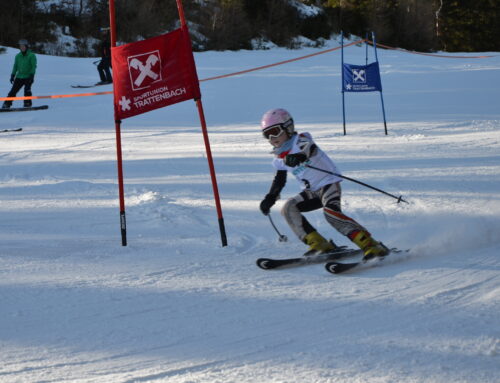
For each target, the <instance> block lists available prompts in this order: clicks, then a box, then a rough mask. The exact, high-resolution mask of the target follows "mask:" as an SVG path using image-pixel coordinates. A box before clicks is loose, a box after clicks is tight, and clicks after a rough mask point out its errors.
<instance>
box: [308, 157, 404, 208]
mask: <svg viewBox="0 0 500 383" xmlns="http://www.w3.org/2000/svg"><path fill="white" fill-rule="evenodd" d="M306 168H311V169H314V170H318V171H320V172H323V173H328V174H331V175H332V176H337V177H340V178H343V179H346V180H349V181H352V182H355V183H357V184H360V185H363V186H366V187H367V188H370V189H373V190H376V191H378V192H380V193H382V194H385V195H388V196H389V197H392V198H395V199H397V200H398V203H400V202H406V203H409V202H408V201H405V200H404V199H403V196H401V195H400V196H399V197H396V196H395V195H393V194H391V193H387V192H385V191H383V190H380V189H378V188H376V187H374V186H370V185H368V184H365V183H364V182H361V181H358V180H355V179H353V178H349V177H346V176H343V175H341V174H337V173H333V172H330V171H328V170H324V169H320V168H316V167H314V166H311V165H306Z"/></svg>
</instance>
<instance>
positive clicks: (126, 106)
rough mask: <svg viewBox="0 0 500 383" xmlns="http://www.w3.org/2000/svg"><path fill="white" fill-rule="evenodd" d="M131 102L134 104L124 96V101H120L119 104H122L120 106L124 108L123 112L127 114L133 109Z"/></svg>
mask: <svg viewBox="0 0 500 383" xmlns="http://www.w3.org/2000/svg"><path fill="white" fill-rule="evenodd" d="M131 102H132V101H130V100H129V99H128V98H127V97H125V96H122V99H121V100H120V101H118V104H120V106H121V107H122V112H125V111H127V110H130V109H132V108H131V107H130V103H131Z"/></svg>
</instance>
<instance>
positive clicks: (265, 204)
mask: <svg viewBox="0 0 500 383" xmlns="http://www.w3.org/2000/svg"><path fill="white" fill-rule="evenodd" d="M276 199H277V196H275V195H274V194H266V196H265V197H264V199H263V200H262V202H261V203H260V211H261V212H262V214H264V215H268V214H269V211H270V210H271V208H272V207H273V205H274V204H275V203H276Z"/></svg>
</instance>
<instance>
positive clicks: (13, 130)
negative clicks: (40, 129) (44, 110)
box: [0, 128, 23, 133]
mask: <svg viewBox="0 0 500 383" xmlns="http://www.w3.org/2000/svg"><path fill="white" fill-rule="evenodd" d="M22 130H23V128H18V129H4V130H0V133H8V132H21V131H22Z"/></svg>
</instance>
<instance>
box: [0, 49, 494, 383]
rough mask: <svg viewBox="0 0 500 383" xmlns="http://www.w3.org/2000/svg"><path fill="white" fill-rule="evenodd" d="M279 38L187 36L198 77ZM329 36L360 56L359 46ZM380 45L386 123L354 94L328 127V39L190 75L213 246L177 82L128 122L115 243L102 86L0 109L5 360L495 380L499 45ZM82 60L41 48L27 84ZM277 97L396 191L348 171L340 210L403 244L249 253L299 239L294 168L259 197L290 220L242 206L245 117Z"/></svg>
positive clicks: (107, 373)
mask: <svg viewBox="0 0 500 383" xmlns="http://www.w3.org/2000/svg"><path fill="white" fill-rule="evenodd" d="M310 52H314V50H313V49H304V54H307V53H310ZM15 53H16V51H15V50H12V49H9V50H8V52H7V54H5V55H1V56H0V60H2V61H4V60H5V62H7V63H10V62H11V61H12V60H13V57H14V54H15ZM292 53H293V52H290V51H288V50H284V49H272V50H270V51H254V52H246V51H241V52H218V53H214V52H205V53H198V54H196V55H195V56H196V57H195V58H196V61H197V65H198V70H199V74H200V78H206V77H210V76H213V75H218V74H223V73H230V72H234V71H238V70H243V69H246V68H249V67H253V66H258V65H263V64H265V63H272V62H276V61H280V60H285V59H288V58H290V57H291V56H293V57H295V56H298V54H297V55H292ZM346 56H347V57H346V61H348V62H358V63H359V62H364V48H350V49H349V50H346ZM379 59H380V62H381V70H382V82H383V84H384V96H385V103H386V107H387V112H388V113H387V114H388V128H389V135H388V136H384V135H383V125H382V123H381V122H380V118H381V113H380V105H379V98H378V95H359V94H357V95H356V94H347V95H346V101H347V116H348V123H347V132H348V134H347V135H346V136H344V135H343V134H342V123H341V115H340V114H339V113H340V112H341V107H340V106H341V103H340V100H341V95H340V89H339V85H340V84H339V83H340V72H339V66H340V63H339V60H340V58H339V56H338V55H335V54H329V55H322V56H317V57H315V58H312V59H309V60H305V61H300V62H296V63H292V64H288V65H285V66H280V67H274V68H271V69H268V70H265V71H260V72H253V73H249V74H247V75H244V76H238V77H234V78H230V79H222V80H217V81H210V82H206V83H202V93H203V99H204V105H205V108H206V115H207V121H208V124H209V133H210V140H211V145H212V152H213V155H214V160H215V166H216V170H217V178H218V182H219V189H220V194H221V198H222V207H223V212H224V219H225V224H226V228H227V234H228V241H229V246H228V247H227V248H221V246H220V238H219V232H218V225H217V218H216V213H215V208H214V203H213V197H212V189H211V185H210V179H209V175H208V170H207V162H206V155H205V152H204V144H203V140H202V137H201V134H200V128H199V124H198V121H197V115H196V110H195V108H194V106H193V103H192V102H186V103H183V104H179V105H176V106H173V107H170V108H167V109H164V110H161V111H155V112H151V113H149V114H147V115H144V116H140V117H136V118H133V119H130V120H126V121H124V122H123V126H122V141H123V156H124V174H125V193H126V207H127V225H128V240H129V245H128V246H127V247H121V246H120V238H119V216H118V201H117V195H118V191H117V185H116V153H115V146H114V145H115V136H114V126H113V117H112V105H111V97H109V96H100V97H87V98H80V99H67V100H49V101H47V104H49V106H50V108H49V110H47V111H41V112H36V113H35V112H33V113H31V112H30V113H29V114H28V113H23V114H15V113H8V114H7V115H6V116H4V115H0V118H1V119H0V130H4V129H15V128H23V131H22V132H6V133H2V134H1V135H0V217H1V221H0V226H1V229H2V230H1V231H0V307H1V313H0V350H1V351H0V382H2V383H4V382H8V383H10V382H106V383H114V382H122V383H123V382H126V383H133V382H172V383H181V382H182V383H195V382H196V383H197V382H238V383H250V382H255V383H261V382H280V383H281V382H283V383H294V382H297V383H298V382H301V383H302V382H321V383H337V382H338V383H345V382H353V383H361V382H363V383H364V382H370V383H392V382H394V383H396V382H397V383H400V382H408V383H445V382H446V383H448V382H454V383H455V382H481V383H496V382H498V381H500V368H499V366H500V363H499V349H500V334H499V329H500V320H499V319H498V312H499V308H500V283H499V282H500V277H499V271H500V267H499V265H500V263H499V261H498V259H499V258H498V253H499V248H500V236H499V235H498V233H499V232H500V218H499V217H500V194H499V191H500V154H499V153H500V107H499V106H500V105H499V103H498V100H499V99H500V92H499V90H498V87H497V85H496V82H495V81H492V80H491V79H492V78H496V79H498V78H499V74H500V58H499V57H494V58H491V59H487V60H466V59H464V60H449V61H447V60H445V59H437V58H431V57H422V56H412V55H408V54H404V53H401V52H394V51H383V50H381V51H379ZM9 70H10V64H8V65H0V77H1V78H8V74H9V73H8V71H9ZM94 71H95V68H94V66H93V65H92V60H91V59H74V58H72V59H71V58H57V57H48V56H39V72H38V73H37V81H36V82H35V84H34V91H35V92H36V94H59V93H70V92H71V88H70V87H69V85H70V84H76V83H83V82H84V81H88V82H89V83H90V82H92V81H94V80H95V78H96V76H97V73H94ZM7 85H8V84H7ZM3 87H4V88H2V92H3V93H6V92H7V91H8V89H7V88H6V85H5V84H4V85H3ZM104 88H105V87H103V89H104ZM109 89H111V87H109ZM36 103H37V104H38V103H41V102H40V101H37V102H36ZM278 106H279V107H285V108H288V109H289V110H290V111H291V113H292V115H293V116H294V118H295V121H296V124H297V126H298V129H299V130H301V131H309V132H311V133H312V134H313V136H314V138H315V139H316V141H317V142H318V144H319V145H320V146H321V147H322V148H323V149H324V150H325V151H326V152H327V153H328V154H330V155H331V156H332V158H333V159H334V160H335V161H336V162H337V163H338V165H339V167H340V169H341V170H342V171H343V172H344V174H345V175H347V176H350V177H352V178H356V179H360V180H362V181H364V182H367V183H368V184H372V185H374V186H377V187H380V188H382V189H384V190H387V191H389V192H391V193H393V194H396V195H402V196H403V197H404V198H405V199H407V200H408V201H409V202H410V204H396V203H395V202H394V201H393V200H391V199H390V198H388V197H387V196H384V195H382V194H378V193H376V192H374V191H371V190H368V189H365V188H363V187H361V186H358V185H355V184H352V183H348V182H347V181H346V182H344V183H343V208H344V210H345V212H346V213H347V214H348V215H350V216H352V217H353V218H355V219H357V220H359V221H360V222H361V223H362V224H364V225H365V226H366V227H367V228H369V230H370V231H372V233H373V234H374V236H375V237H376V238H378V239H380V240H382V241H383V242H384V243H385V244H386V245H387V246H389V247H393V246H395V247H398V248H401V249H406V248H409V249H411V250H410V251H409V252H408V253H401V254H394V255H390V256H389V257H387V258H386V259H385V260H384V261H383V263H381V264H380V265H374V266H373V267H366V268H365V269H364V270H362V271H360V272H353V273H346V274H345V275H338V276H334V275H331V274H328V273H327V272H326V271H325V270H324V268H323V265H311V266H307V267H302V268H296V269H287V270H274V271H263V270H260V269H258V268H257V267H256V266H255V260H256V259H257V258H258V257H273V258H276V257H287V256H297V255H299V254H301V253H302V252H303V251H304V245H303V244H301V243H300V242H299V241H298V240H296V239H295V238H294V237H293V234H292V233H291V232H290V230H289V229H288V228H287V227H286V224H285V222H284V221H283V220H282V218H281V217H280V215H279V208H280V207H281V206H282V204H283V201H284V200H286V198H288V197H290V196H293V195H294V194H296V193H297V192H298V186H297V184H296V182H295V181H294V180H293V179H292V178H291V177H290V179H289V181H288V184H287V186H286V187H285V189H284V190H283V193H282V200H280V201H278V203H277V204H276V206H275V207H274V208H273V209H272V217H273V219H274V221H275V222H276V224H277V226H278V228H279V230H280V231H281V232H282V233H283V234H286V235H287V236H288V237H289V241H288V242H286V243H281V242H278V238H277V234H276V233H275V232H274V231H273V229H272V227H271V225H270V224H269V222H268V219H267V218H266V217H264V216H262V215H261V214H260V212H259V210H258V206H259V202H260V200H261V198H262V197H263V196H264V195H265V194H266V193H267V191H268V189H269V185H270V182H271V180H272V176H273V174H272V168H271V166H270V160H271V156H270V155H269V152H270V147H269V145H268V144H267V143H266V142H265V141H264V140H262V138H261V135H260V133H259V131H258V122H259V118H260V116H261V115H262V113H263V112H265V111H266V110H268V109H270V108H272V107H278ZM308 218H309V219H310V221H311V223H312V224H313V225H315V226H316V227H317V228H318V229H319V230H320V231H321V232H322V233H323V234H324V235H326V236H331V237H332V238H333V239H334V240H335V241H336V242H337V243H339V244H342V245H348V244H349V243H348V241H346V240H345V238H342V237H340V236H339V235H338V234H337V233H335V232H334V231H333V230H331V229H330V228H329V227H328V225H327V224H326V222H325V221H324V218H323V216H322V214H321V212H313V213H309V214H308Z"/></svg>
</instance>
